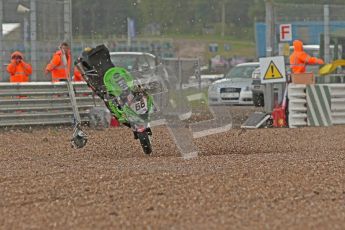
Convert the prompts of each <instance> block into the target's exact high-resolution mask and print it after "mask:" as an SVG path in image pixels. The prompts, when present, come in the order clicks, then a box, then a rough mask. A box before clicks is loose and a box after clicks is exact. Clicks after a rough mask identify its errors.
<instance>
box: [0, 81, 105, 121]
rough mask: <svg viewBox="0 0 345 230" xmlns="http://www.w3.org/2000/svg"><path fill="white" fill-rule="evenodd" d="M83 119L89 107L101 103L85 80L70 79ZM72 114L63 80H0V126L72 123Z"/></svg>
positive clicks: (86, 119) (86, 118) (86, 116)
mask: <svg viewBox="0 0 345 230" xmlns="http://www.w3.org/2000/svg"><path fill="white" fill-rule="evenodd" d="M73 85H74V89H75V93H76V100H77V106H78V109H79V113H80V116H81V120H82V122H87V121H89V118H88V110H89V109H90V108H92V107H94V106H104V104H103V101H102V100H101V99H100V98H99V97H97V96H94V95H93V92H92V91H91V89H89V88H88V86H87V84H86V83H85V82H73ZM73 122H74V115H73V110H72V105H71V100H70V97H69V94H68V88H67V84H66V82H58V83H51V82H28V83H15V84H13V83H0V126H2V127H4V126H20V125H25V126H28V125H60V124H72V123H73Z"/></svg>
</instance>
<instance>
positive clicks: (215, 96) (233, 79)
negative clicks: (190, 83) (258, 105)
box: [208, 62, 260, 105]
mask: <svg viewBox="0 0 345 230" xmlns="http://www.w3.org/2000/svg"><path fill="white" fill-rule="evenodd" d="M259 66H260V63H259V62H247V63H241V64H238V65H236V66H235V67H234V68H232V69H231V70H230V71H229V72H228V73H226V74H225V75H224V78H223V79H221V80H218V81H215V82H213V83H212V85H210V86H209V88H208V103H209V104H210V105H219V104H238V105H252V104H253V96H252V90H251V84H252V73H253V71H254V70H255V69H256V68H258V67H259Z"/></svg>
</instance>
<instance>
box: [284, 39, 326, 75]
mask: <svg viewBox="0 0 345 230" xmlns="http://www.w3.org/2000/svg"><path fill="white" fill-rule="evenodd" d="M293 47H294V52H293V53H292V54H291V55H290V68H291V71H292V73H305V69H306V65H307V64H312V65H313V64H319V65H322V64H324V62H323V60H322V59H319V58H316V57H311V56H309V55H308V54H307V53H306V52H305V51H304V50H303V42H302V41H300V40H294V42H293Z"/></svg>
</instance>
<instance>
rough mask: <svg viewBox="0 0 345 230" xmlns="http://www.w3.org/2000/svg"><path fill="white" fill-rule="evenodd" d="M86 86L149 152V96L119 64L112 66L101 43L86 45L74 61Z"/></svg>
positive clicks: (150, 98) (150, 105) (151, 103)
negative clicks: (95, 45) (129, 129)
mask: <svg viewBox="0 0 345 230" xmlns="http://www.w3.org/2000/svg"><path fill="white" fill-rule="evenodd" d="M75 65H76V67H77V68H78V70H79V71H80V73H81V75H82V77H83V78H84V80H85V81H86V83H87V85H88V86H89V87H90V88H91V89H92V90H93V91H94V92H95V94H96V95H97V96H99V97H100V98H101V99H102V100H103V101H104V103H105V105H106V107H107V108H108V109H109V111H110V112H111V114H112V115H113V116H114V117H115V118H116V119H117V120H118V121H119V122H120V123H121V124H123V125H125V126H127V127H129V128H131V129H132V131H133V134H134V138H135V139H139V141H140V144H141V147H142V149H143V151H144V153H146V154H150V153H151V152H152V146H151V140H150V136H152V132H151V129H150V126H149V121H150V114H151V113H153V111H154V104H153V97H152V95H150V94H149V93H148V92H147V90H146V89H145V88H144V87H143V86H141V85H137V84H135V83H134V82H135V81H134V78H133V77H132V75H131V74H130V73H129V72H128V71H127V70H126V69H124V68H122V67H115V66H114V64H113V63H112V62H111V60H110V54H109V50H108V49H107V48H106V47H105V46H104V45H99V46H97V47H95V48H87V49H85V50H84V51H83V53H82V55H81V56H80V57H79V58H78V60H77V61H76V63H75Z"/></svg>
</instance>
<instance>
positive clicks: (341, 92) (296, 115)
mask: <svg viewBox="0 0 345 230" xmlns="http://www.w3.org/2000/svg"><path fill="white" fill-rule="evenodd" d="M320 85H325V86H328V87H329V89H330V95H331V115H332V116H331V118H332V124H333V125H341V124H345V84H320ZM288 98H289V127H290V128H296V127H303V126H308V121H307V93H306V85H300V84H298V85H297V84H289V88H288Z"/></svg>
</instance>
